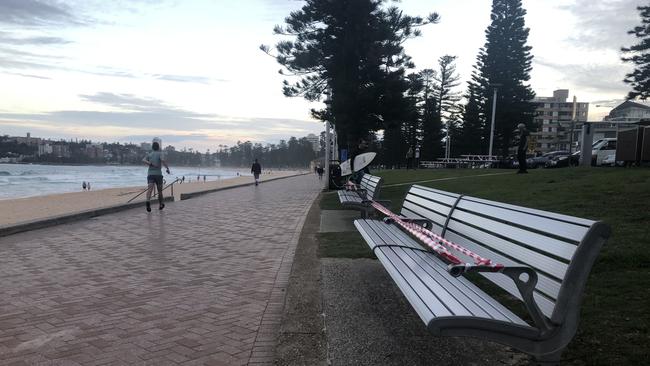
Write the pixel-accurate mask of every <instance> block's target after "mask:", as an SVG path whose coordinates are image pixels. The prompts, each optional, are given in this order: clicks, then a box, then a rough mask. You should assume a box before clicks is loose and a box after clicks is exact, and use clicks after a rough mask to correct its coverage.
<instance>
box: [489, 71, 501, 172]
mask: <svg viewBox="0 0 650 366" xmlns="http://www.w3.org/2000/svg"><path fill="white" fill-rule="evenodd" d="M490 86H491V87H492V88H493V89H494V95H493V97H492V124H491V126H490V149H489V150H488V155H489V157H490V160H492V142H493V141H494V116H495V114H496V111H497V90H498V89H499V87H500V86H501V84H490Z"/></svg>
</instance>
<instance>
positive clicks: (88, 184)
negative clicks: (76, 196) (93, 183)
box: [86, 182, 90, 191]
mask: <svg viewBox="0 0 650 366" xmlns="http://www.w3.org/2000/svg"><path fill="white" fill-rule="evenodd" d="M86 185H87V186H88V190H89V191H90V182H88V183H86Z"/></svg>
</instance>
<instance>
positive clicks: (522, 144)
mask: <svg viewBox="0 0 650 366" xmlns="http://www.w3.org/2000/svg"><path fill="white" fill-rule="evenodd" d="M517 130H518V131H519V144H518V145H517V160H518V161H519V170H518V171H517V174H526V173H528V170H526V168H527V166H526V151H528V130H527V129H526V125H525V124H523V123H520V124H518V125H517Z"/></svg>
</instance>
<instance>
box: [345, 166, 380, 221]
mask: <svg viewBox="0 0 650 366" xmlns="http://www.w3.org/2000/svg"><path fill="white" fill-rule="evenodd" d="M383 182H384V181H383V179H382V178H381V177H377V176H375V175H370V174H364V175H363V177H362V178H361V183H360V184H359V187H358V189H356V190H344V189H343V190H340V191H338V195H339V201H340V202H341V205H342V206H343V208H346V209H353V210H358V211H361V217H364V218H365V217H367V216H368V213H370V212H373V211H374V209H373V208H372V206H370V202H371V201H377V200H378V198H379V192H380V190H381V186H382V184H383Z"/></svg>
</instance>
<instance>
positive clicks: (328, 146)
mask: <svg viewBox="0 0 650 366" xmlns="http://www.w3.org/2000/svg"><path fill="white" fill-rule="evenodd" d="M331 144H332V135H331V134H330V121H329V120H327V121H325V178H326V179H325V187H323V190H325V191H327V190H329V187H330V173H331V172H330V159H332V157H331V156H330V152H331V148H332V145H331Z"/></svg>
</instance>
